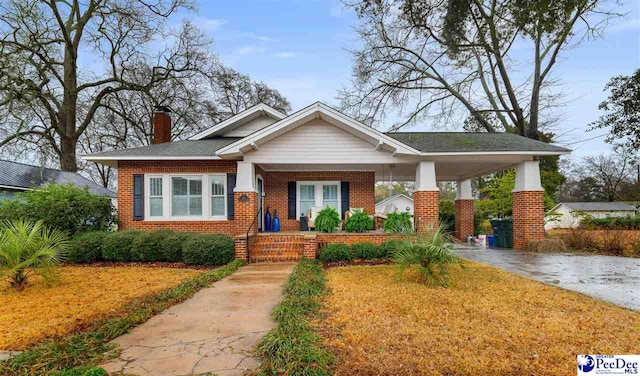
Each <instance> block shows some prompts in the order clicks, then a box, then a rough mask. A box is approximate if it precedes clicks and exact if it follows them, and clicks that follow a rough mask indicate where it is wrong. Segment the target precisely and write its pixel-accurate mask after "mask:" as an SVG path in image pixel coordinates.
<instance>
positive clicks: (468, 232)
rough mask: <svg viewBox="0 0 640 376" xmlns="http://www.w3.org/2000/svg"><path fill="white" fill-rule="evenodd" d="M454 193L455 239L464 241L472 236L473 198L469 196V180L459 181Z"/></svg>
mask: <svg viewBox="0 0 640 376" xmlns="http://www.w3.org/2000/svg"><path fill="white" fill-rule="evenodd" d="M457 186H458V187H457V192H456V201H455V208H456V216H455V237H456V238H458V239H460V240H463V241H466V240H467V237H468V236H473V233H474V226H473V219H474V218H473V196H472V194H471V180H460V181H458V184H457Z"/></svg>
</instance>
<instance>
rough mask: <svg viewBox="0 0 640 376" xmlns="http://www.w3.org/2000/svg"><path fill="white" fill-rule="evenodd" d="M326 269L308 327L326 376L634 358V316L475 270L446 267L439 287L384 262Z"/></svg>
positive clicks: (477, 371) (538, 370)
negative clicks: (325, 359)
mask: <svg viewBox="0 0 640 376" xmlns="http://www.w3.org/2000/svg"><path fill="white" fill-rule="evenodd" d="M326 273H327V283H328V287H329V289H330V291H331V293H330V294H329V295H327V296H326V297H325V298H324V299H323V303H324V305H325V310H324V314H325V315H326V316H327V317H326V318H325V319H323V320H317V321H316V322H315V323H314V325H315V326H316V327H317V329H318V330H319V331H320V332H321V333H322V335H323V337H324V338H325V345H326V346H328V347H329V348H331V349H332V350H334V352H335V353H336V355H337V361H336V368H335V371H336V375H418V374H419V375H442V374H445V375H533V374H535V375H575V373H576V355H577V354H638V353H640V313H638V312H635V311H631V310H627V309H624V308H620V307H617V306H614V305H611V304H608V303H605V302H601V301H598V300H595V299H591V298H589V297H586V296H583V295H580V294H578V293H574V292H571V291H566V290H562V289H559V288H556V287H553V286H548V285H544V284H541V283H538V282H535V281H532V280H529V279H526V278H523V277H519V276H516V275H513V274H510V273H507V272H503V271H501V270H498V269H495V268H492V267H490V266H487V265H484V264H478V263H468V262H467V263H465V268H463V269H461V270H452V271H451V278H452V281H453V287H449V288H441V287H429V286H425V285H422V284H418V283H411V282H403V281H399V280H398V279H397V278H396V271H395V268H394V267H392V266H373V267H371V266H369V267H364V266H354V267H344V268H331V269H329V270H327V272H326Z"/></svg>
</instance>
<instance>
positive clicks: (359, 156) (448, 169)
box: [84, 102, 569, 260]
mask: <svg viewBox="0 0 640 376" xmlns="http://www.w3.org/2000/svg"><path fill="white" fill-rule="evenodd" d="M154 124H155V125H154V126H155V129H154V140H153V145H150V146H146V147H139V148H132V149H125V150H118V151H110V152H104V153H99V154H92V155H88V156H85V157H84V158H85V159H87V160H90V161H94V162H98V163H103V164H108V165H110V166H114V167H117V168H118V213H119V217H120V228H121V229H144V230H150V229H159V228H170V229H174V230H181V231H198V232H207V233H224V234H228V235H230V236H234V237H236V256H237V257H240V258H248V257H249V254H248V253H249V252H250V253H251V255H250V259H251V260H290V259H291V260H292V259H297V258H299V257H301V256H302V255H303V254H304V255H307V256H312V257H313V256H315V252H316V249H317V246H318V244H322V243H326V242H333V241H343V242H347V243H351V242H355V241H363V240H366V241H374V242H376V243H379V242H381V241H383V240H384V239H385V235H384V234H381V233H369V234H357V235H355V234H350V235H348V234H331V235H329V234H316V233H313V232H311V233H309V232H304V233H303V232H299V231H297V230H299V229H300V217H301V214H302V213H306V212H308V209H309V208H311V207H324V206H327V205H329V206H333V207H335V208H336V209H338V211H339V212H340V213H341V214H342V215H343V216H344V214H345V212H346V211H347V210H348V209H349V208H362V209H364V211H365V212H366V213H369V214H373V213H374V211H375V194H374V186H375V183H376V181H383V180H388V179H390V178H391V176H392V177H393V180H394V181H415V183H416V191H415V193H414V197H413V199H414V221H415V227H416V229H417V230H418V231H424V230H425V229H426V228H428V226H430V225H431V224H433V223H434V221H436V220H437V219H438V187H437V185H436V182H437V181H457V183H458V184H457V186H458V194H457V197H456V205H455V207H456V222H455V225H456V236H457V237H459V238H461V239H464V238H466V237H467V236H468V235H471V234H472V233H473V197H472V195H471V180H470V179H472V178H475V177H478V176H482V175H485V174H488V173H492V172H495V171H501V170H504V169H507V168H516V186H515V189H514V191H513V202H514V208H513V220H514V245H515V247H516V248H524V247H525V246H526V243H527V241H529V240H531V239H537V238H540V237H542V236H543V235H544V220H543V215H544V213H543V190H542V186H541V185H540V172H539V167H538V162H537V161H536V157H538V156H545V155H559V154H565V153H568V152H569V150H567V149H564V148H561V147H558V146H555V145H550V144H546V143H543V142H539V141H535V140H531V139H527V138H524V137H520V136H517V135H513V134H504V133H493V134H490V133H462V132H421V133H416V132H395V133H382V132H379V131H377V130H375V129H373V128H370V127H367V126H366V125H364V124H362V123H360V122H358V121H356V120H354V119H352V118H349V117H348V116H346V115H344V114H342V113H341V112H339V111H337V110H335V109H333V108H331V107H329V106H327V105H325V104H323V103H319V102H317V103H314V104H312V105H310V106H308V107H305V108H303V109H301V110H299V111H297V112H295V113H293V114H291V115H285V114H283V113H280V112H279V111H277V110H274V109H273V108H270V107H269V106H266V105H264V104H260V105H257V106H254V107H252V108H250V109H247V110H245V111H243V112H242V113H240V114H238V115H235V116H233V117H231V118H230V119H227V120H225V121H223V122H221V123H219V124H216V125H214V126H212V127H210V128H208V129H206V130H204V131H203V132H201V133H199V134H197V135H195V136H193V137H191V138H190V139H189V140H184V141H171V118H170V115H169V114H168V113H167V111H166V109H163V108H158V109H157V111H156V113H155V118H154ZM267 206H268V207H269V208H270V212H271V213H272V214H273V213H274V211H276V210H277V212H278V214H279V218H280V220H281V230H282V232H281V233H263V232H262V230H263V227H264V226H263V223H262V222H263V216H262V213H264V208H266V207H267Z"/></svg>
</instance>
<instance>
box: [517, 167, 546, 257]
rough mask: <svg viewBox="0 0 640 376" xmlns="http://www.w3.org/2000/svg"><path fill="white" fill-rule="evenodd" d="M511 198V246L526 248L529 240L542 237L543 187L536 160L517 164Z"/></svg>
mask: <svg viewBox="0 0 640 376" xmlns="http://www.w3.org/2000/svg"><path fill="white" fill-rule="evenodd" d="M511 198H512V201H513V248H515V249H526V247H527V243H528V242H529V241H530V240H535V239H542V238H544V189H543V188H542V185H541V184H540V166H539V162H538V161H525V162H522V163H520V164H519V165H518V166H517V168H516V184H515V188H514V189H513V191H512V194H511Z"/></svg>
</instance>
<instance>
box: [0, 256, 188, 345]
mask: <svg viewBox="0 0 640 376" xmlns="http://www.w3.org/2000/svg"><path fill="white" fill-rule="evenodd" d="M60 272H61V273H60V277H61V280H60V282H59V283H58V284H55V285H47V284H46V283H44V282H43V281H42V280H40V279H37V278H33V281H32V284H31V285H30V286H28V287H27V288H25V289H24V290H23V291H21V292H17V291H15V290H13V289H11V288H9V287H8V285H7V286H5V285H2V286H0V301H1V302H2V304H0V328H2V330H1V331H0V350H22V349H24V348H25V347H27V346H28V345H31V344H34V343H37V342H39V341H41V340H43V339H45V338H52V337H60V336H63V335H65V334H68V333H71V332H73V331H76V330H79V329H82V328H85V327H87V326H88V325H89V324H91V323H92V322H94V321H96V320H98V319H101V318H104V317H106V316H108V315H109V314H112V313H113V312H116V311H118V310H119V309H121V308H122V307H124V305H126V304H127V303H128V302H130V301H131V300H132V299H134V298H138V297H142V296H146V295H149V294H153V293H156V292H159V291H161V290H165V289H168V288H170V287H173V286H175V285H177V284H178V283H180V282H181V281H183V280H184V279H186V278H189V277H192V276H194V275H196V274H199V273H201V272H200V271H196V270H182V269H165V268H145V267H113V268H108V267H77V266H64V267H62V268H61V269H60Z"/></svg>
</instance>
